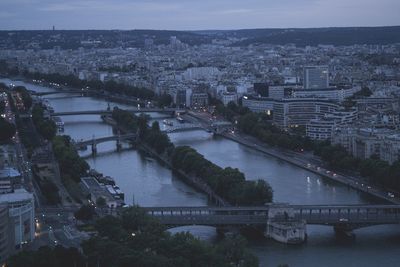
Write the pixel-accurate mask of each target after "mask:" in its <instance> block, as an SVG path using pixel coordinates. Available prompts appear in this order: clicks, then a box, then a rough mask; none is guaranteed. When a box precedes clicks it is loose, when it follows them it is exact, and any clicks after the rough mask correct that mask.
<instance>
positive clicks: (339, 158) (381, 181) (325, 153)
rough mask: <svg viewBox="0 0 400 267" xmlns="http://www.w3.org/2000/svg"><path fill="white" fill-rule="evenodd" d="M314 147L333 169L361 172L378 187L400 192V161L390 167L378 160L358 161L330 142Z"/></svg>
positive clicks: (315, 151)
mask: <svg viewBox="0 0 400 267" xmlns="http://www.w3.org/2000/svg"><path fill="white" fill-rule="evenodd" d="M314 147H315V150H314V153H315V154H316V155H318V156H320V157H321V158H322V159H323V160H324V161H326V162H327V163H328V164H329V166H330V167H331V168H333V169H337V170H350V171H355V172H359V173H360V174H361V175H362V176H363V177H367V178H369V179H370V181H371V182H373V183H375V184H377V185H381V186H384V187H386V188H392V189H394V190H397V191H399V190H400V161H396V162H394V163H393V164H392V165H390V164H388V163H387V162H386V161H382V160H379V159H377V158H370V159H364V160H362V159H356V158H354V157H353V156H351V155H350V154H349V153H348V152H347V151H346V149H345V148H343V147H341V146H332V145H330V144H329V142H322V143H315V145H314Z"/></svg>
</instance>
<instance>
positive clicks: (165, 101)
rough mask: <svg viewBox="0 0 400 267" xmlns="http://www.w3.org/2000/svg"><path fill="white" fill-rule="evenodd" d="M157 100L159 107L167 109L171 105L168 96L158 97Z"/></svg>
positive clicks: (170, 99) (170, 98)
mask: <svg viewBox="0 0 400 267" xmlns="http://www.w3.org/2000/svg"><path fill="white" fill-rule="evenodd" d="M157 100H158V101H157V102H158V106H159V107H168V106H170V105H171V103H172V97H171V96H170V95H168V94H162V95H160V96H159V97H158V99H157Z"/></svg>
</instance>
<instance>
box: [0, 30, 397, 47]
mask: <svg viewBox="0 0 400 267" xmlns="http://www.w3.org/2000/svg"><path fill="white" fill-rule="evenodd" d="M171 36H176V37H177V38H178V39H179V40H181V41H182V42H184V43H187V44H189V45H200V44H206V43H211V41H212V39H215V38H217V39H226V38H232V37H234V38H238V39H242V40H241V41H239V42H237V43H235V44H233V45H234V46H248V45H250V44H280V45H284V44H289V43H292V44H296V45H297V46H306V45H311V46H315V45H319V44H326V45H335V46H337V45H353V44H392V43H400V26H391V27H347V28H309V29H244V30H227V31H221V30H205V31H166V30H129V31H125V30H68V31H67V30H55V31H51V30H47V31H39V30H38V31H0V49H9V48H12V49H27V48H41V49H48V48H53V47H55V46H60V47H61V48H63V49H77V48H79V47H81V46H82V41H85V47H96V48H112V47H143V46H144V40H145V39H146V38H152V39H154V43H155V44H167V43H168V42H169V38H170V37H171ZM88 41H89V42H88ZM90 41H93V44H91V43H90Z"/></svg>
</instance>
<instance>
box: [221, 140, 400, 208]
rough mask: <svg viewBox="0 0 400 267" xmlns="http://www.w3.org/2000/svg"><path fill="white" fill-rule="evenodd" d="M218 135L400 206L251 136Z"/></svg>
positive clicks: (363, 185)
mask: <svg viewBox="0 0 400 267" xmlns="http://www.w3.org/2000/svg"><path fill="white" fill-rule="evenodd" d="M218 135H219V136H222V137H224V138H227V139H229V140H232V141H234V142H237V143H239V144H241V145H244V146H246V147H249V148H251V149H254V150H256V151H259V152H262V153H264V154H267V155H270V156H273V157H275V158H277V159H280V160H283V161H285V162H288V163H290V164H292V165H295V166H296V167H299V168H302V169H305V170H308V171H310V172H312V173H315V174H317V175H319V176H322V177H324V178H325V179H328V180H331V181H334V182H338V183H341V184H344V185H346V186H348V187H351V188H353V189H356V190H358V191H361V192H364V193H367V194H369V195H371V196H374V197H376V198H378V199H381V200H384V201H387V202H390V203H393V204H400V199H398V198H393V197H390V196H389V195H388V193H387V191H385V190H383V189H380V188H376V187H374V186H372V185H369V184H367V183H365V182H364V181H359V179H357V178H354V177H349V176H344V175H341V174H336V173H334V172H332V171H330V170H327V169H325V168H323V167H320V166H317V165H316V164H311V163H310V159H303V158H301V157H296V156H294V155H290V156H288V155H284V154H283V153H284V152H283V151H281V150H276V149H273V148H271V147H267V146H266V145H265V144H263V143H261V142H260V141H258V140H256V139H255V138H253V137H250V136H246V137H243V136H238V135H237V134H232V133H221V134H218Z"/></svg>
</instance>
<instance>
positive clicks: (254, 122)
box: [238, 113, 313, 150]
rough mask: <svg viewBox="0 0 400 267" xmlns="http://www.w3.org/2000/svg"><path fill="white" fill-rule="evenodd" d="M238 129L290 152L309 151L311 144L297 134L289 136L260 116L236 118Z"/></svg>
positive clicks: (249, 114) (252, 114)
mask: <svg viewBox="0 0 400 267" xmlns="http://www.w3.org/2000/svg"><path fill="white" fill-rule="evenodd" d="M238 128H239V129H240V130H241V131H242V132H244V133H246V134H249V135H252V136H254V137H256V138H258V139H259V140H260V141H262V142H264V143H266V144H269V145H271V146H277V147H281V148H286V149H292V150H311V149H312V148H313V143H312V141H311V140H310V139H308V138H307V137H304V136H302V135H299V134H289V133H288V132H286V131H282V130H281V129H279V128H278V127H276V126H274V125H273V124H271V123H270V122H268V121H266V120H265V118H263V115H262V114H257V113H247V114H245V115H243V116H240V117H239V118H238Z"/></svg>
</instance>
